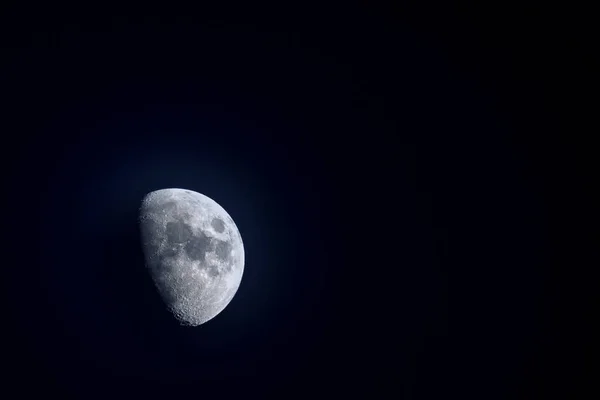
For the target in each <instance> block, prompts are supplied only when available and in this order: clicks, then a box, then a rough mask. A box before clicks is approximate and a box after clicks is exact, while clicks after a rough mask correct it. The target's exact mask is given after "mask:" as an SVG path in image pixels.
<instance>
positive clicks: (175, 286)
mask: <svg viewBox="0 0 600 400" xmlns="http://www.w3.org/2000/svg"><path fill="white" fill-rule="evenodd" d="M139 218H140V231H141V238H142V247H143V251H144V256H145V259H146V266H147V268H148V270H149V272H150V274H151V276H152V279H153V281H154V283H155V285H156V287H157V289H158V291H159V293H160V295H161V297H162V298H163V300H164V302H165V304H166V305H167V307H168V309H169V310H170V311H171V312H172V313H173V314H174V315H175V317H176V318H177V319H178V320H179V321H180V322H181V323H182V324H184V325H192V326H197V325H201V324H203V323H205V322H207V321H209V320H211V319H212V318H214V317H215V316H216V315H217V314H219V313H220V312H221V311H223V309H225V307H226V306H227V305H228V304H229V302H231V300H232V299H233V296H234V295H235V293H236V292H237V290H238V288H239V285H240V282H241V280H242V275H243V272H244V246H243V243H242V238H241V236H240V233H239V231H238V229H237V227H236V225H235V223H234V222H233V219H232V218H231V217H230V216H229V214H228V213H227V212H226V211H225V210H224V209H223V208H222V207H221V206H220V205H219V204H217V203H216V202H215V201H214V200H212V199H211V198H209V197H207V196H205V195H203V194H200V193H197V192H193V191H191V190H185V189H162V190H157V191H154V192H151V193H149V194H147V195H146V196H145V197H144V199H143V200H142V205H141V207H140V215H139Z"/></svg>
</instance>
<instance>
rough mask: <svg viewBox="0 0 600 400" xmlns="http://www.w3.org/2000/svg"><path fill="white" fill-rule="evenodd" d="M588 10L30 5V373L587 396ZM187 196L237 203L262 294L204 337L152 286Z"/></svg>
mask: <svg viewBox="0 0 600 400" xmlns="http://www.w3.org/2000/svg"><path fill="white" fill-rule="evenodd" d="M52 7H55V6H52ZM571 17H572V15H571V14H568V13H566V12H564V10H548V9H547V8H545V9H541V8H538V7H535V6H533V5H532V6H531V7H526V6H524V5H523V6H521V7H519V8H516V7H510V6H509V5H506V4H505V5H504V6H503V7H499V6H491V5H488V6H487V7H485V8H483V7H474V6H470V7H468V6H466V5H464V4H463V5H458V4H454V3H453V4H434V3H428V5H427V6H424V5H423V6H420V7H416V6H414V5H409V3H405V4H403V5H402V6H396V7H389V6H386V5H382V4H380V5H370V6H367V5H364V4H363V5H361V6H357V5H350V4H345V5H343V6H336V7H333V6H331V7H324V6H322V5H321V6H320V7H316V8H310V7H307V6H304V7H295V6H290V5H287V6H285V7H284V6H281V5H279V6H278V7H276V6H270V7H266V8H265V9H264V10H263V9H258V8H255V6H252V7H249V6H246V7H245V8H240V7H237V6H236V7H233V6H232V8H231V9H229V10H228V11H227V12H225V13H222V12H215V11H214V10H197V11H195V12H192V11H183V10H181V11H180V12H178V13H171V12H167V11H165V10H160V9H157V10H155V11H151V10H149V9H144V10H143V11H141V10H138V11H136V12H125V11H124V10H122V11H121V12H114V13H110V16H109V15H107V14H106V13H104V12H100V11H99V10H96V9H89V10H83V9H79V10H74V9H73V8H72V7H64V8H50V6H48V7H46V8H35V9H32V10H28V11H23V10H17V9H16V8H7V10H6V12H4V13H3V22H4V23H3V24H2V35H3V39H2V40H3V44H2V46H3V51H2V52H3V54H2V60H3V61H2V69H1V76H0V79H1V82H0V83H1V84H2V94H3V97H4V98H5V100H6V103H4V104H6V106H5V107H3V114H4V118H3V122H4V123H5V128H3V131H2V134H3V135H4V138H3V145H2V149H3V153H4V154H5V156H4V157H3V161H2V162H3V165H5V167H4V168H3V171H4V173H6V179H5V180H4V182H5V183H4V187H5V189H6V194H5V195H4V199H3V201H6V206H3V219H4V220H5V221H8V224H9V226H10V227H11V229H9V230H8V232H7V233H8V235H7V236H8V238H9V239H10V240H9V241H8V242H5V243H8V244H9V250H8V255H9V257H8V258H7V259H6V260H5V265H4V267H5V269H6V270H7V272H8V274H5V279H4V281H5V283H6V284H7V290H5V291H4V294H5V295H6V298H7V301H5V302H4V308H5V310H6V313H5V318H4V323H3V325H4V326H5V327H6V329H3V330H4V333H5V334H6V335H8V336H7V337H8V339H7V340H6V341H5V343H6V344H7V347H8V348H7V350H6V352H5V357H4V359H5V360H6V361H7V365H9V368H8V369H9V370H10V374H9V376H8V379H7V380H8V381H9V383H12V384H14V385H15V386H14V387H15V388H16V389H15V390H17V391H20V392H19V393H29V392H30V391H31V393H37V392H39V393H43V394H44V395H46V396H51V397H53V396H59V397H60V398H85V399H89V398H96V397H97V398H105V397H106V396H113V397H117V398H120V397H125V396H128V397H129V396H136V397H137V396H139V397H140V398H141V397H150V398H154V397H157V398H158V397H164V396H166V395H169V396H176V395H187V396H190V395H191V396H195V397H203V396H219V397H220V398H229V397H233V396H236V397H237V396H240V395H249V396H251V397H257V398H263V397H266V396H275V397H278V398H281V397H284V398H288V397H295V396H302V397H305V396H311V397H321V396H323V397H324V396H334V397H342V396H344V397H346V396H357V397H359V398H390V397H396V398H410V399H413V398H414V399H425V398H427V399H439V398H478V399H496V398H498V399H500V398H502V399H505V398H510V399H517V398H528V399H531V398H548V397H553V396H557V397H560V398H574V397H572V396H574V395H575V393H579V391H582V392H584V391H585V390H586V389H585V388H586V386H585V383H586V382H588V377H589V375H588V374H587V369H586V362H587V361H590V360H591V356H590V355H589V347H588V342H587V338H588V336H587V335H589V337H591V334H590V331H589V329H588V328H590V327H591V325H592V324H591V322H587V321H588V320H589V316H590V315H591V314H590V312H591V308H590V307H591V306H590V305H591V304H593V301H592V298H593V297H594V296H593V293H594V292H592V291H591V290H590V288H591V287H593V282H594V280H593V279H589V277H588V276H587V274H588V273H589V272H590V271H591V269H592V268H593V266H594V265H595V264H594V258H593V257H592V255H593V254H592V253H591V251H590V250H589V249H588V247H587V245H588V244H591V242H589V241H586V240H585V239H584V233H588V231H589V230H590V227H591V226H592V225H591V224H592V221H593V215H592V214H591V213H590V212H589V210H588V208H587V207H586V206H588V205H591V204H593V202H592V200H591V197H590V193H591V191H589V193H586V191H587V188H588V187H590V182H591V180H590V181H587V180H586V178H591V177H592V171H593V168H592V166H591V161H590V160H591V159H590V158H589V157H587V156H586V151H587V150H591V147H588V146H586V144H585V142H583V141H582V139H584V132H585V129H584V128H585V126H584V124H583V122H582V119H581V118H580V115H582V114H583V113H584V112H585V111H587V109H589V106H587V107H588V108H587V109H586V106H585V105H584V103H581V104H579V103H577V102H578V101H580V100H581V99H582V98H583V97H578V96H579V95H575V90H576V89H578V90H585V89H586V86H585V84H586V83H585V82H583V79H582V75H581V73H580V71H579V70H578V69H577V68H578V67H576V66H579V65H580V64H579V63H580V62H581V61H583V62H584V63H585V62H591V57H589V54H590V52H589V51H587V50H586V48H585V46H584V45H583V40H582V39H581V38H582V37H583V36H579V35H583V34H584V33H586V32H585V29H586V25H585V24H584V23H583V22H581V23H578V24H577V29H578V30H572V29H567V25H568V24H570V23H572V22H574V21H573V20H572V19H570V18H571ZM576 17H577V16H575V18H576ZM575 22H577V21H575ZM569 26H571V25H569ZM582 50H583V51H582ZM581 65H585V64H581ZM581 83H584V86H581V85H580V84H581ZM576 103H577V104H578V106H577V107H574V105H575V104H576ZM566 127H568V128H569V129H566ZM590 153H591V151H590V152H589V153H587V154H588V155H589V154H590ZM166 187H182V188H187V189H191V190H195V191H198V192H201V193H203V194H206V195H208V196H209V197H211V198H213V199H214V200H216V201H217V202H218V203H219V204H221V205H222V206H223V207H224V208H225V209H226V210H227V211H228V212H229V213H230V215H231V216H232V217H233V219H234V220H235V222H236V224H237V225H238V227H239V229H240V232H241V235H242V238H243V240H244V245H245V249H246V270H245V275H244V278H243V281H242V284H241V286H240V289H239V291H238V293H237V294H236V296H235V298H234V299H233V301H232V302H231V304H230V305H229V306H228V307H227V308H226V309H225V311H223V312H222V313H221V314H220V315H219V316H218V317H217V318H215V319H214V320H212V321H210V322H209V323H207V324H205V325H203V326H201V327H198V328H186V327H182V326H179V325H178V323H177V322H176V321H175V320H174V319H173V317H172V316H170V315H169V314H167V312H166V311H165V310H164V307H163V306H162V303H161V301H160V299H159V298H158V297H157V295H156V293H155V292H154V288H153V286H152V283H151V282H150V280H149V276H147V273H146V272H145V270H144V265H143V258H142V254H141V249H140V247H139V233H138V230H137V229H138V228H137V225H136V217H137V210H138V207H139V203H140V200H141V198H142V197H143V196H144V195H145V194H146V193H147V192H149V191H152V190H156V189H160V188H166ZM586 195H587V197H586ZM584 210H585V211H584ZM588 224H590V225H588ZM13 227H14V228H13ZM586 317H588V319H586ZM8 388H12V386H11V385H9V386H8ZM8 388H7V389H6V390H9V389H8ZM10 390H12V389H10ZM565 396H566V397H565ZM9 398H10V396H9Z"/></svg>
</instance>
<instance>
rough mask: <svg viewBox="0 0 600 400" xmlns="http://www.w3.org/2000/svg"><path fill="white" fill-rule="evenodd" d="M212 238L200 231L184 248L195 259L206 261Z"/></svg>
mask: <svg viewBox="0 0 600 400" xmlns="http://www.w3.org/2000/svg"><path fill="white" fill-rule="evenodd" d="M210 247H211V240H210V238H208V237H207V236H206V235H204V234H202V233H200V234H198V235H197V236H193V237H192V238H191V239H190V240H189V241H188V242H187V243H186V245H185V247H184V249H185V252H186V254H187V255H188V257H189V258H190V259H192V260H194V261H204V258H205V256H206V252H207V251H209V250H210Z"/></svg>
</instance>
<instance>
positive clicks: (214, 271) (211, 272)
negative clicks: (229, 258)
mask: <svg viewBox="0 0 600 400" xmlns="http://www.w3.org/2000/svg"><path fill="white" fill-rule="evenodd" d="M207 273H208V276H210V277H213V278H216V277H217V276H219V268H217V266H216V265H210V266H208V268H207Z"/></svg>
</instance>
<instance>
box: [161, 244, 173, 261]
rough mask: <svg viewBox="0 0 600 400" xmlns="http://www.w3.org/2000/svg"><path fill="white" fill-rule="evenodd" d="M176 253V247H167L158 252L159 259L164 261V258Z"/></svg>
mask: <svg viewBox="0 0 600 400" xmlns="http://www.w3.org/2000/svg"><path fill="white" fill-rule="evenodd" d="M176 255H177V247H167V248H166V249H164V250H163V251H162V253H161V254H160V257H161V261H164V259H166V258H171V257H175V256H176Z"/></svg>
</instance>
